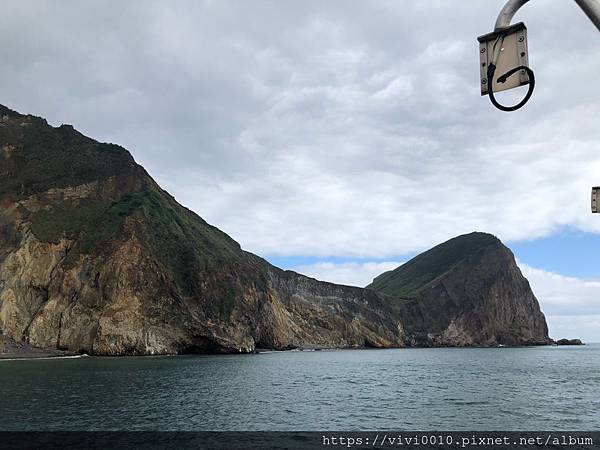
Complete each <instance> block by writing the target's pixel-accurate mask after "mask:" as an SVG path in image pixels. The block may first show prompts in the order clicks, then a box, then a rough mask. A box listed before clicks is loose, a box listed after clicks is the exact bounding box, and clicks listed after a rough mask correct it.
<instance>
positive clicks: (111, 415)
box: [0, 345, 600, 431]
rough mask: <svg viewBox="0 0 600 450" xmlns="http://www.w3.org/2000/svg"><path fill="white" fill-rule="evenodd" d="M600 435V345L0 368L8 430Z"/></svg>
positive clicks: (0, 414)
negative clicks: (589, 432) (579, 432)
mask: <svg viewBox="0 0 600 450" xmlns="http://www.w3.org/2000/svg"><path fill="white" fill-rule="evenodd" d="M385 429H394V430H401V429H406V430H408V429H410V430H454V431H459V430H542V429H543V430H547V429H554V430H561V429H562V430H595V429H600V345H588V346H585V347H531V348H492V349H478V348H474V349H454V348H445V349H397V350H338V351H322V352H282V353H266V354H258V355H232V356H177V357H131V358H130V357H122V358H79V359H49V360H28V361H0V430H2V431H7V430H10V431H17V430H196V431H205V430H348V431H350V430H354V431H360V430H385Z"/></svg>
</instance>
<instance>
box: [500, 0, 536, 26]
mask: <svg viewBox="0 0 600 450" xmlns="http://www.w3.org/2000/svg"><path fill="white" fill-rule="evenodd" d="M528 1H529V0H508V2H506V5H504V8H502V11H500V14H498V19H496V25H495V26H494V30H495V31H498V30H500V29H502V28H506V27H508V26H509V25H510V21H511V20H512V18H513V17H514V15H515V14H516V13H517V11H518V10H519V9H521V6H523V5H524V4H525V3H527V2H528Z"/></svg>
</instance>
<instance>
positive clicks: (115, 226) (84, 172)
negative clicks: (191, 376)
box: [0, 106, 547, 355]
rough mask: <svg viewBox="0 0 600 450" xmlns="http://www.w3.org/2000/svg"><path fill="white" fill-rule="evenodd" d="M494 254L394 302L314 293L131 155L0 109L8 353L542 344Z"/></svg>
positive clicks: (343, 289) (510, 274)
mask: <svg viewBox="0 0 600 450" xmlns="http://www.w3.org/2000/svg"><path fill="white" fill-rule="evenodd" d="M494 239H495V238H494ZM499 245H500V247H499V248H498V249H497V252H496V253H494V254H491V253H490V255H489V256H488V257H485V255H486V254H487V253H486V254H483V253H482V254H481V255H480V253H481V252H479V251H478V249H477V248H470V247H469V248H466V249H464V248H463V249H462V250H461V251H462V252H463V253H464V255H463V254H462V253H460V252H458V253H457V252H456V251H450V252H449V253H450V256H448V257H441V256H440V255H438V256H437V257H435V258H433V259H432V262H431V265H432V266H433V267H434V269H435V270H433V269H431V270H433V271H431V270H430V268H429V266H427V271H425V272H426V273H427V274H426V275H423V273H422V272H423V270H422V268H421V269H419V270H416V271H415V272H414V273H410V274H409V275H410V276H408V275H406V273H405V272H403V271H405V270H406V267H410V266H408V265H406V266H403V267H404V269H402V268H400V269H398V270H400V272H396V271H394V272H396V273H405V278H406V279H407V280H408V281H406V280H405V281H403V282H402V283H400V285H399V286H400V289H399V290H398V289H397V286H396V285H394V284H393V283H391V284H390V283H388V282H386V284H385V286H386V287H381V288H378V282H376V283H374V285H373V289H360V288H353V287H348V286H339V285H335V284H331V283H324V282H320V281H317V280H314V279H311V278H308V277H305V276H302V275H299V274H296V273H294V272H290V271H282V270H280V269H278V268H276V267H274V266H272V265H270V264H268V263H267V262H266V261H264V260H263V259H261V258H259V257H257V256H255V255H252V254H250V253H247V252H245V251H243V250H242V249H241V248H240V246H239V245H238V244H237V243H236V242H235V241H234V240H233V239H231V238H230V237H229V236H227V235H226V234H225V233H223V232H221V231H220V230H218V229H217V228H215V227H213V226H211V225H209V224H207V223H206V222H205V221H204V220H202V219H201V218H200V217H198V216H197V215H196V214H195V213H193V212H192V211H189V210H187V209H186V208H184V207H182V206H181V205H179V204H178V203H177V202H176V201H175V199H174V198H173V197H171V196H170V195H169V194H168V193H166V192H165V191H163V190H162V189H161V188H160V187H159V186H158V185H157V184H156V183H155V182H154V180H152V178H151V177H150V176H149V175H148V174H147V173H146V171H145V170H144V169H143V168H142V167H141V166H139V165H137V164H136V163H135V161H134V160H133V158H132V157H131V155H130V154H129V153H128V152H127V151H126V150H125V149H123V148H121V147H119V146H116V145H112V144H102V143H98V142H96V141H94V140H93V139H90V138H87V137H85V136H83V135H82V134H80V133H78V132H77V131H76V130H74V129H73V128H72V127H71V126H66V125H63V126H61V127H58V128H54V127H51V126H49V125H48V124H47V123H46V121H45V120H43V119H41V118H37V117H34V116H25V115H21V114H18V113H16V112H14V111H11V110H9V109H8V108H5V107H3V106H0V331H1V332H2V333H4V334H5V335H7V336H8V337H10V338H12V339H14V340H16V341H21V342H27V343H29V344H31V345H35V346H38V347H46V348H54V349H62V350H69V351H81V352H87V353H92V354H104V355H123V354H161V353H186V352H217V353H218V352H249V351H253V350H254V349H255V348H257V347H270V348H277V349H285V348H292V347H298V346H301V347H310V346H314V347H401V346H405V345H480V344H490V345H492V344H494V343H506V344H510V343H533V342H534V341H536V340H537V341H539V342H545V339H547V333H546V332H545V331H544V330H545V321H544V318H543V315H541V313H540V312H539V307H537V302H536V301H535V298H534V297H533V294H532V293H531V292H530V290H529V287H528V285H527V282H526V281H525V280H524V279H522V277H521V278H519V277H520V273H518V268H516V266H514V261H513V260H512V259H511V258H512V256H510V255H509V253H510V252H508V253H505V254H504V259H501V258H500V256H502V246H501V244H499ZM475 247H477V246H475ZM455 250H456V249H455ZM506 251H508V250H506ZM457 255H458V256H457ZM461 255H462V256H464V258H466V259H467V260H469V261H470V263H469V264H467V263H465V262H464V261H465V259H464V258H463V259H461V258H459V256H461ZM434 256H435V255H434ZM462 256H461V257H462ZM509 256H510V257H509ZM453 258H455V259H456V258H458V259H460V261H459V262H458V263H456V264H455V262H456V261H454V260H453ZM447 260H448V261H449V262H448V261H447ZM437 266H439V267H442V266H443V267H442V268H439V267H437ZM436 267H437V268H436ZM417 269H418V268H417ZM392 273H393V272H392ZM387 278H389V274H387V275H383V276H382V277H379V278H378V280H380V281H381V282H383V281H385V280H387ZM415 280H417V281H415ZM388 281H389V280H388ZM407 283H408V284H407ZM411 283H412V284H411ZM415 283H416V284H415ZM378 290H379V291H380V292H379V293H378V292H377V291H378ZM479 327H480V328H481V329H479V331H478V332H477V333H476V332H475V330H476V329H478V328H479Z"/></svg>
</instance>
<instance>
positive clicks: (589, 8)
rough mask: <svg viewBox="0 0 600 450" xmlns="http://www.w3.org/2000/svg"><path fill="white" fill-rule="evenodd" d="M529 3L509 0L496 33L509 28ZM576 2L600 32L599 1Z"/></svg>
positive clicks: (499, 18)
mask: <svg viewBox="0 0 600 450" xmlns="http://www.w3.org/2000/svg"><path fill="white" fill-rule="evenodd" d="M527 2H529V0H508V2H506V4H505V5H504V8H502V11H500V14H499V15H498V19H496V25H495V26H494V29H495V31H498V30H501V29H502V28H506V27H508V26H509V25H510V22H511V20H512V18H513V17H514V15H515V14H516V13H517V11H518V10H519V9H520V8H521V7H522V6H523V5H524V4H525V3H527ZM575 2H576V3H577V4H578V5H579V7H580V8H581V9H582V10H583V12H584V13H585V14H586V15H587V16H588V18H589V19H590V20H591V21H592V23H593V24H594V25H596V28H598V30H599V31H600V3H599V2H598V0H575Z"/></svg>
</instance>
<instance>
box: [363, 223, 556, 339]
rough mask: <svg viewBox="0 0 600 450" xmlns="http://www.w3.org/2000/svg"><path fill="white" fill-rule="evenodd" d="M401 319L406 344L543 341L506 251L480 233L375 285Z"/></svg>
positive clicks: (529, 295) (534, 304) (536, 309)
mask: <svg viewBox="0 0 600 450" xmlns="http://www.w3.org/2000/svg"><path fill="white" fill-rule="evenodd" d="M367 288H368V289H372V290H374V291H376V292H379V293H380V294H381V295H384V296H388V297H389V303H391V304H394V305H395V307H396V310H397V314H398V316H399V317H402V318H403V321H404V323H405V331H406V333H407V336H408V340H407V345H416V346H446V345H451V346H471V345H488V346H494V345H500V344H503V345H536V344H541V345H544V344H549V343H551V342H552V341H551V340H550V339H549V337H548V327H547V325H546V319H545V317H544V314H543V313H542V312H541V310H540V306H539V304H538V301H537V299H536V298H535V296H534V295H533V292H532V291H531V288H530V286H529V282H528V281H527V280H526V279H525V277H524V276H523V275H522V274H521V271H520V269H519V268H518V266H517V264H516V262H515V258H514V256H513V254H512V252H511V251H510V250H509V249H508V248H507V247H505V246H504V245H503V244H502V242H500V240H498V239H497V238H496V237H494V236H492V235H490V234H486V233H471V234H467V235H464V236H459V237H456V238H454V239H451V240H449V241H448V242H445V243H443V244H440V245H438V246H436V247H434V248H432V249H431V250H429V251H427V252H425V253H422V254H421V255H419V256H417V257H415V258H414V259H412V260H411V261H409V262H407V263H406V264H404V265H402V266H400V267H399V268H397V269H395V270H392V271H390V272H386V273H384V274H382V275H380V276H379V277H377V278H375V280H373V283H371V284H370V285H369V286H367Z"/></svg>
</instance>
